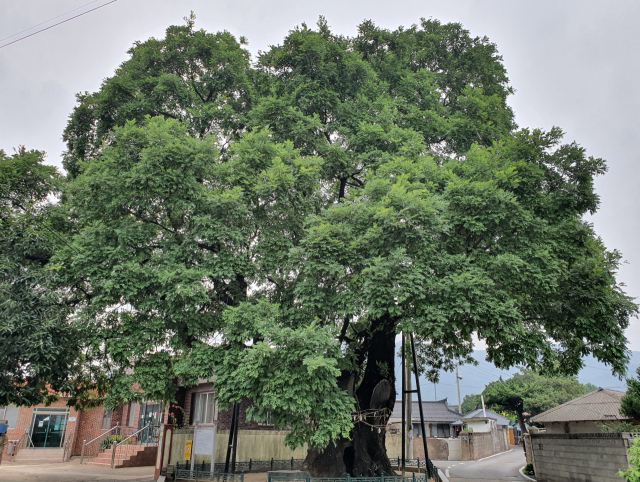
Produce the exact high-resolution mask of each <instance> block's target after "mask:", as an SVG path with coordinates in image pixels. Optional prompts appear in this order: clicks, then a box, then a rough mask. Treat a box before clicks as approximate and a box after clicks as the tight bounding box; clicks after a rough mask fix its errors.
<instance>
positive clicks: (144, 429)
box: [111, 423, 152, 469]
mask: <svg viewBox="0 0 640 482" xmlns="http://www.w3.org/2000/svg"><path fill="white" fill-rule="evenodd" d="M151 428H152V425H151V423H148V424H146V425H145V426H144V427H142V428H141V429H139V430H137V431H135V432H133V433H132V434H131V435H129V436H128V437H127V438H126V439H124V440H122V441H121V442H118V443H117V444H114V445H113V446H112V447H111V468H112V469H113V468H114V465H115V460H116V452H117V450H118V447H120V446H121V445H140V444H132V443H131V440H133V437H136V440H139V439H140V438H142V437H139V436H138V434H140V433H144V434H145V435H146V437H144V438H145V440H149V437H150V435H149V432H150V429H151ZM145 445H148V444H145Z"/></svg>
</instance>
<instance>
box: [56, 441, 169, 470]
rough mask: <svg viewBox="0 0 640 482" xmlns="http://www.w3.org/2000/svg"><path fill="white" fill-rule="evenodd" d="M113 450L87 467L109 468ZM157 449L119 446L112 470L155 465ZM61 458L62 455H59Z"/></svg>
mask: <svg viewBox="0 0 640 482" xmlns="http://www.w3.org/2000/svg"><path fill="white" fill-rule="evenodd" d="M112 450H113V449H107V450H105V451H104V452H101V453H99V454H98V455H97V456H96V457H94V458H92V459H91V460H90V461H89V462H87V464H88V465H97V466H100V467H110V466H111V456H112ZM157 455H158V447H146V446H144V445H121V446H120V447H118V449H117V451H116V456H115V459H114V462H113V466H114V468H119V467H147V466H153V465H155V463H156V457H157ZM60 457H62V455H60Z"/></svg>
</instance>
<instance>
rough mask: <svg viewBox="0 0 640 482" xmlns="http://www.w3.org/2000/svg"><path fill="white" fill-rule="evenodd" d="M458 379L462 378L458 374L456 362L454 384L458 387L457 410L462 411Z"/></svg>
mask: <svg viewBox="0 0 640 482" xmlns="http://www.w3.org/2000/svg"><path fill="white" fill-rule="evenodd" d="M460 380H462V378H461V377H459V376H458V364H457V363H456V386H457V387H458V412H459V413H462V402H461V401H460Z"/></svg>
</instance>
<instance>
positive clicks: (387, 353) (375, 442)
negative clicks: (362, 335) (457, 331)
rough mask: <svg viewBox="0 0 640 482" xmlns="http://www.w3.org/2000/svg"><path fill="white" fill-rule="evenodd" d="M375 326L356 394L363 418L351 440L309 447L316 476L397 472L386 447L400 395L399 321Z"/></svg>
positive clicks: (311, 470) (307, 465) (307, 466)
mask: <svg viewBox="0 0 640 482" xmlns="http://www.w3.org/2000/svg"><path fill="white" fill-rule="evenodd" d="M372 328H373V333H372V335H371V343H370V344H369V347H370V348H369V350H368V352H367V354H366V355H367V360H366V361H367V365H366V369H365V372H364V375H363V376H362V380H361V381H360V384H359V386H358V388H357V390H356V391H355V394H354V396H355V398H356V400H357V402H358V403H357V409H356V410H357V411H358V412H357V413H356V415H357V416H358V418H359V416H360V415H362V416H363V420H362V421H359V420H358V421H357V422H356V423H355V426H354V428H353V430H352V431H351V438H350V439H345V438H340V439H338V440H335V441H333V442H332V443H330V444H329V446H328V447H326V448H325V449H324V450H323V451H321V452H320V451H318V450H313V449H312V450H309V453H308V455H307V458H306V460H305V464H304V465H305V469H306V470H308V471H309V473H310V474H311V475H312V476H315V477H340V476H344V475H346V474H349V475H351V476H353V477H357V476H373V475H381V474H384V475H395V472H394V471H393V470H392V468H391V463H390V462H389V458H388V457H387V449H386V446H385V435H386V430H385V427H386V425H387V422H388V420H389V416H390V414H391V410H393V405H394V402H395V398H396V396H395V395H396V393H395V388H394V387H395V375H394V373H395V372H394V360H395V320H393V319H392V318H390V317H383V318H381V319H380V320H378V322H377V323H376V324H375V326H374V327H372ZM347 385H348V384H347Z"/></svg>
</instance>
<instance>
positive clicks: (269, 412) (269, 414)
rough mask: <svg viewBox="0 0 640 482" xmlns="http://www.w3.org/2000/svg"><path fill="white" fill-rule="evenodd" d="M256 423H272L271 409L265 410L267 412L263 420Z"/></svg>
mask: <svg viewBox="0 0 640 482" xmlns="http://www.w3.org/2000/svg"><path fill="white" fill-rule="evenodd" d="M258 425H273V421H272V419H271V410H267V413H266V414H265V416H264V420H262V421H260V422H258Z"/></svg>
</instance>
